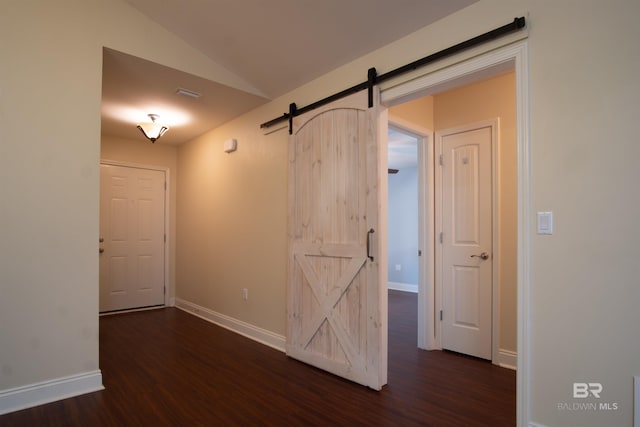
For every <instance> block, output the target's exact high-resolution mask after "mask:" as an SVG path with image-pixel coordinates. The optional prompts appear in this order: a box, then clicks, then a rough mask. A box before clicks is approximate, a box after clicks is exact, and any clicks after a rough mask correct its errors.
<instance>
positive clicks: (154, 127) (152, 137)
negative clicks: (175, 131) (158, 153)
mask: <svg viewBox="0 0 640 427" xmlns="http://www.w3.org/2000/svg"><path fill="white" fill-rule="evenodd" d="M149 118H150V119H151V123H140V124H138V126H137V128H138V129H140V132H142V133H143V134H144V136H146V137H147V138H148V139H149V141H151V142H152V143H154V142H156V140H157V139H158V138H160V137H161V136H162V135H164V133H165V132H166V131H168V130H169V127H167V126H164V125H161V124H160V123H156V120H157V119H158V115H157V114H149Z"/></svg>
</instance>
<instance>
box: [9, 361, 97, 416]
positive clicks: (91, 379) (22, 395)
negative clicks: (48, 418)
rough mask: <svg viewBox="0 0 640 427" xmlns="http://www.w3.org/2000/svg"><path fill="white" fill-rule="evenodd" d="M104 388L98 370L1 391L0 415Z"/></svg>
mask: <svg viewBox="0 0 640 427" xmlns="http://www.w3.org/2000/svg"><path fill="white" fill-rule="evenodd" d="M100 390H104V387H103V385H102V373H101V372H100V371H99V370H98V371H94V372H88V373H86V374H80V375H72V376H69V377H65V378H58V379H56V380H51V381H44V382H41V383H37V384H31V385H27V386H22V387H16V388H12V389H8V390H2V391H0V415H2V414H8V413H9V412H14V411H19V410H21V409H27V408H31V407H33V406H38V405H44V404H45V403H51V402H55V401H58V400H62V399H67V398H69V397H74V396H79V395H81V394H85V393H92V392H94V391H100Z"/></svg>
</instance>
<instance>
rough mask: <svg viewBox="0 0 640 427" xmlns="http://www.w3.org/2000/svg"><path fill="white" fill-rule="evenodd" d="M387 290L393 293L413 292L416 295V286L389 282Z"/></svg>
mask: <svg viewBox="0 0 640 427" xmlns="http://www.w3.org/2000/svg"><path fill="white" fill-rule="evenodd" d="M387 286H388V287H389V289H391V290H393V291H404V292H413V293H415V294H417V293H418V285H411V284H409V283H399V282H389V283H388V285H387Z"/></svg>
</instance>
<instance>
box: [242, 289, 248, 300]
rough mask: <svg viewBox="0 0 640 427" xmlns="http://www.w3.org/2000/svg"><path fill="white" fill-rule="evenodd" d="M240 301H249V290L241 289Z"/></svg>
mask: <svg viewBox="0 0 640 427" xmlns="http://www.w3.org/2000/svg"><path fill="white" fill-rule="evenodd" d="M242 299H243V300H245V301H246V300H248V299H249V289H247V288H242Z"/></svg>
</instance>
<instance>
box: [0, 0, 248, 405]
mask: <svg viewBox="0 0 640 427" xmlns="http://www.w3.org/2000/svg"><path fill="white" fill-rule="evenodd" d="M104 46H107V47H111V48H114V49H117V50H119V51H122V52H127V53H130V54H134V55H138V56H140V57H143V58H145V59H148V60H153V61H155V62H158V63H162V64H164V65H169V66H172V67H175V68H178V69H180V70H183V71H186V72H190V73H192V74H196V75H199V76H202V77H206V78H210V79H215V80H217V81H219V82H222V83H226V84H229V85H232V86H235V87H238V88H241V89H245V90H252V89H251V87H250V86H249V85H246V84H245V83H243V82H242V81H240V80H238V79H237V78H235V77H232V76H230V75H229V73H228V72H227V71H225V70H224V69H223V68H222V67H220V66H218V65H217V64H215V63H213V62H212V61H211V60H209V59H208V58H206V57H205V56H204V55H202V54H201V53H199V52H197V51H195V50H194V49H193V48H192V47H190V46H189V45H187V44H186V43H184V42H183V41H182V40H181V39H179V38H177V37H175V36H173V35H172V34H171V33H169V32H168V31H166V30H164V29H163V28H161V27H160V26H158V25H157V24H155V23H154V22H153V21H151V20H150V19H148V18H146V17H145V16H143V15H141V14H140V13H139V12H137V11H136V10H135V9H133V8H132V7H131V6H129V5H128V4H127V3H126V2H124V1H121V0H61V1H57V2H49V1H44V0H25V1H20V2H3V3H2V13H0V63H1V64H2V66H0V128H1V129H2V136H0V138H1V139H2V141H1V143H0V171H1V172H0V173H1V174H2V179H1V182H2V184H0V223H1V224H2V225H1V226H0V242H1V243H0V245H1V246H0V400H1V399H2V398H3V393H2V392H3V391H5V390H12V389H14V388H15V387H20V386H26V385H30V384H40V383H42V382H45V381H49V380H55V379H59V378H66V377H69V376H74V375H89V374H95V373H96V372H97V370H98V369H99V364H98V286H97V283H98V252H97V238H98V205H99V203H98V202H99V199H98V194H99V161H100V101H101V84H102V49H103V47H104ZM2 402H4V401H2Z"/></svg>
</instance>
